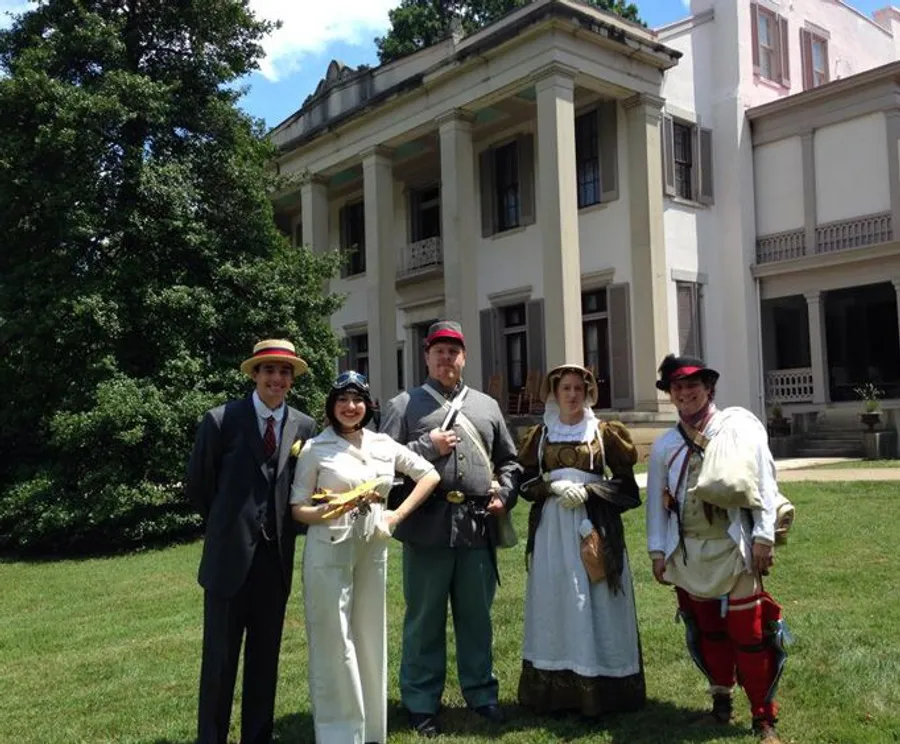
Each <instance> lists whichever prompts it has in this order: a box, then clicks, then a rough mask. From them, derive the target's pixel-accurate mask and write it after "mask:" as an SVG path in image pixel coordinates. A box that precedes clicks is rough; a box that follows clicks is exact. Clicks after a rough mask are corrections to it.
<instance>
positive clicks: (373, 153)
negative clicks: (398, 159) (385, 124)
mask: <svg viewBox="0 0 900 744" xmlns="http://www.w3.org/2000/svg"><path fill="white" fill-rule="evenodd" d="M393 156H394V151H393V150H391V149H390V148H389V147H385V146H384V145H375V147H370V148H369V149H368V150H363V151H362V153H360V157H361V158H362V162H363V167H365V166H366V165H368V164H370V163H378V162H379V161H382V162H386V163H388V164H390V163H391V161H392V159H393Z"/></svg>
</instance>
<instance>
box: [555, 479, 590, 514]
mask: <svg viewBox="0 0 900 744" xmlns="http://www.w3.org/2000/svg"><path fill="white" fill-rule="evenodd" d="M550 491H551V492H552V493H553V495H554V496H556V497H557V498H558V499H559V505H560V506H561V507H562V508H563V509H577V508H578V507H579V506H581V505H582V504H584V503H585V502H586V501H587V498H588V495H587V489H586V488H585V487H584V486H583V485H581V484H580V483H572V481H554V482H553V483H551V484H550Z"/></svg>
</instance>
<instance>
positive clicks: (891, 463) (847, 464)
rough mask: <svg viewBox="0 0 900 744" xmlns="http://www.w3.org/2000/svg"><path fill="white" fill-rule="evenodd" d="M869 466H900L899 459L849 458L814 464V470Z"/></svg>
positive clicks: (853, 468) (849, 468)
mask: <svg viewBox="0 0 900 744" xmlns="http://www.w3.org/2000/svg"><path fill="white" fill-rule="evenodd" d="M869 468H900V460H850V461H848V462H830V463H828V464H827V465H815V466H813V469H816V470H820V469H821V470H855V469H869Z"/></svg>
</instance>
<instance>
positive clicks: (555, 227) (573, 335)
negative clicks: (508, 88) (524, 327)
mask: <svg viewBox="0 0 900 744" xmlns="http://www.w3.org/2000/svg"><path fill="white" fill-rule="evenodd" d="M535 90H536V92H537V129H538V131H537V156H538V163H539V168H538V169H537V173H538V214H537V220H538V223H539V225H540V228H541V237H542V239H543V250H544V262H543V266H544V308H545V312H547V313H548V314H549V317H552V318H553V319H554V323H553V325H554V326H555V328H550V327H549V326H548V328H547V330H548V332H547V333H546V334H545V336H546V338H545V344H546V351H547V367H548V369H552V368H553V367H555V366H556V365H558V364H563V363H564V362H575V363H578V364H583V363H584V349H583V341H582V336H581V256H580V252H579V245H578V192H577V184H576V166H575V70H573V69H571V68H568V67H564V66H562V65H556V64H554V65H550V66H549V67H548V68H546V69H545V70H544V71H543V72H542V73H541V76H540V77H539V78H538V79H537V81H536V83H535Z"/></svg>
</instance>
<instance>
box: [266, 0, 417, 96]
mask: <svg viewBox="0 0 900 744" xmlns="http://www.w3.org/2000/svg"><path fill="white" fill-rule="evenodd" d="M399 4H400V3H399V0H250V6H251V7H252V8H253V10H254V12H255V13H256V14H257V15H258V16H259V17H261V18H265V19H267V20H281V21H282V22H283V25H282V27H281V28H280V29H278V30H277V31H275V32H274V33H273V34H271V35H270V36H269V37H268V38H267V39H266V40H265V42H264V43H263V47H264V49H265V51H266V57H265V59H264V60H262V62H261V64H260V72H261V73H262V74H263V75H264V76H265V77H266V78H268V79H269V80H272V81H277V80H278V79H279V78H281V77H283V76H284V75H286V74H288V73H290V72H291V71H292V70H295V69H297V68H298V67H299V66H300V64H301V61H302V59H303V57H304V56H306V55H308V54H316V53H319V52H321V51H322V50H323V49H325V48H326V47H327V46H328V45H329V44H332V43H334V42H338V41H340V42H344V43H346V44H370V43H371V42H372V39H373V38H374V37H375V36H378V35H380V34H382V33H384V31H385V30H386V29H387V28H388V25H389V23H388V10H390V9H391V8H394V7H396V6H397V5H399Z"/></svg>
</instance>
